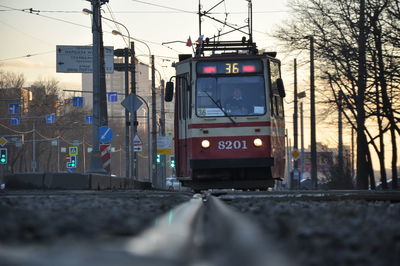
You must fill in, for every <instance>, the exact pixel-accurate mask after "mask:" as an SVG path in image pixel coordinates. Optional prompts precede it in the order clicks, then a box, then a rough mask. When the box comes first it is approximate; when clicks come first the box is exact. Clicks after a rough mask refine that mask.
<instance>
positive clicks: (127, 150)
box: [124, 48, 133, 178]
mask: <svg viewBox="0 0 400 266" xmlns="http://www.w3.org/2000/svg"><path fill="white" fill-rule="evenodd" d="M124 61H125V98H126V97H128V95H129V69H128V68H129V49H128V48H125V49H124ZM132 149H133V147H132ZM130 167H131V161H130V145H129V111H128V110H127V109H125V176H126V177H131V178H133V177H132V176H131V174H130Z"/></svg>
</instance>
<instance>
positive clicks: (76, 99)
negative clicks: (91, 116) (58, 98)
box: [72, 96, 83, 107]
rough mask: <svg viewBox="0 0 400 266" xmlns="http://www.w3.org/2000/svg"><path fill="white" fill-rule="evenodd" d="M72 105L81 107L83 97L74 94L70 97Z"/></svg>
mask: <svg viewBox="0 0 400 266" xmlns="http://www.w3.org/2000/svg"><path fill="white" fill-rule="evenodd" d="M72 105H73V106H75V107H82V106H83V97H80V96H79V97H78V96H75V97H74V98H72Z"/></svg>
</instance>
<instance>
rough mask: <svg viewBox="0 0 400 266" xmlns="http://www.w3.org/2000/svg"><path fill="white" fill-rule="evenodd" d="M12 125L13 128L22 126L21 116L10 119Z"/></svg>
mask: <svg viewBox="0 0 400 266" xmlns="http://www.w3.org/2000/svg"><path fill="white" fill-rule="evenodd" d="M10 124H11V125H13V126H18V125H19V124H21V117H19V116H13V117H11V118H10Z"/></svg>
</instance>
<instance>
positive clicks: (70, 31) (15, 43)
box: [0, 0, 287, 89]
mask: <svg viewBox="0 0 400 266" xmlns="http://www.w3.org/2000/svg"><path fill="white" fill-rule="evenodd" d="M218 2H219V0H202V1H201V4H202V6H203V10H208V9H210V8H211V7H213V6H214V5H215V4H216V3H218ZM285 5H286V0H280V1H272V0H253V12H254V14H253V23H254V24H253V28H254V39H255V41H256V42H257V44H258V47H259V48H266V49H267V50H276V47H274V44H273V42H274V40H273V39H271V38H270V37H269V33H271V32H272V30H273V27H274V25H275V24H277V23H279V22H280V21H281V20H282V19H283V18H285V17H286V16H287V12H286V10H287V8H286V6H285ZM30 8H32V9H33V10H32V13H31V12H30V11H29V9H30ZM84 8H87V9H91V4H90V2H89V1H86V0H68V1H66V0H64V1H61V0H19V1H15V0H0V10H1V11H0V34H1V36H2V41H1V49H0V69H3V70H8V71H13V72H17V73H23V74H24V75H25V77H26V79H27V84H26V85H29V84H30V83H31V82H33V81H35V80H38V79H51V78H54V79H56V80H59V81H60V82H61V83H60V85H61V86H63V87H65V88H67V89H80V86H81V84H80V79H81V75H80V74H69V73H68V74H63V73H56V64H55V62H56V53H55V48H56V45H89V44H91V43H92V33H91V16H90V15H85V14H83V12H81V11H82V9H84ZM23 9H26V11H25V12H23V11H21V10H23ZM102 9H103V11H104V12H103V16H104V17H106V18H109V19H112V20H115V21H117V22H119V23H122V24H123V25H125V27H126V28H127V29H128V31H129V33H130V36H131V37H133V38H137V39H140V40H143V41H145V42H146V43H147V44H148V45H149V47H150V50H151V52H152V54H155V55H156V64H157V68H158V70H159V71H160V72H161V73H162V74H163V76H164V78H168V77H169V76H171V75H172V73H173V72H172V71H173V70H172V68H171V67H170V66H171V63H172V62H173V61H174V60H176V58H177V55H178V54H179V53H191V49H190V48H189V47H186V46H185V44H183V43H172V44H169V45H168V46H169V47H170V48H168V47H166V46H163V45H162V43H163V42H169V41H186V40H187V38H188V37H189V36H190V37H191V39H192V40H193V41H194V40H196V39H197V37H198V36H199V32H198V15H197V14H196V12H197V11H198V0H169V1H163V0H110V1H109V3H108V4H106V5H103V6H102ZM110 11H111V12H112V14H110ZM213 11H214V12H215V13H218V14H213V16H215V17H216V18H218V19H220V20H224V18H225V15H224V13H226V12H228V13H229V15H228V21H229V22H230V23H233V24H237V25H245V20H246V18H247V1H246V0H226V1H225V4H224V3H223V4H221V5H220V6H218V7H217V8H215V9H214V10H213ZM202 27H203V33H205V36H206V37H207V36H213V35H214V34H216V33H217V31H218V29H221V28H222V26H221V24H218V23H217V22H214V21H212V20H210V19H204V21H203V24H202ZM112 30H119V31H120V32H121V33H123V34H125V35H127V33H126V30H125V29H124V28H123V27H120V26H119V28H117V26H116V24H114V23H112V22H109V21H106V20H103V31H104V44H105V45H107V46H114V48H123V47H126V44H125V42H124V40H123V38H122V37H121V36H116V35H112V34H111V31H112ZM223 30H226V28H225V29H223ZM236 36H237V35H236ZM234 37H235V36H233V35H231V38H234ZM240 38H241V35H240V36H237V39H240ZM135 46H136V54H138V55H141V56H139V59H141V60H142V61H143V62H147V58H148V56H147V55H148V50H147V48H146V47H145V46H144V45H143V44H141V43H140V42H136V44H135ZM27 55H33V56H30V57H26V56H27Z"/></svg>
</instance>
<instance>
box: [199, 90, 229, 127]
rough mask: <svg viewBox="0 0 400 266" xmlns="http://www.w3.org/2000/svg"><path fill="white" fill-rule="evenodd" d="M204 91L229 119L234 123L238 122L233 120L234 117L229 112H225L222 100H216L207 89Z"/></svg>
mask: <svg viewBox="0 0 400 266" xmlns="http://www.w3.org/2000/svg"><path fill="white" fill-rule="evenodd" d="M204 93H205V94H206V95H207V96H208V98H210V99H211V101H212V102H213V103H214V104H215V106H217V107H218V108H219V109H220V110H221V111H222V112H223V113H224V115H225V116H226V117H228V118H229V120H231V121H232V123H233V124H236V121H235V120H233V118H232V117H231V116H230V115H228V113H227V112H225V110H224V108H222V105H221V102H220V101H219V100H218V101H216V100H215V99H214V98H213V97H211V96H210V94H208V93H207V92H206V91H205V92H204Z"/></svg>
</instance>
